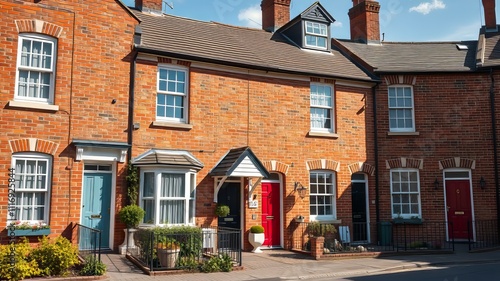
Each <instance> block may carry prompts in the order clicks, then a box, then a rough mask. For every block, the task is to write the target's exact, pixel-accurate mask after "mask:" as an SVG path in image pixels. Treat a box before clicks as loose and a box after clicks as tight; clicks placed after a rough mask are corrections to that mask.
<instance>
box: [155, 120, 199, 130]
mask: <svg viewBox="0 0 500 281" xmlns="http://www.w3.org/2000/svg"><path fill="white" fill-rule="evenodd" d="M152 126H153V127H163V128H175V129H184V130H191V129H192V128H193V125H192V124H184V123H170V122H162V121H154V122H153V124H152Z"/></svg>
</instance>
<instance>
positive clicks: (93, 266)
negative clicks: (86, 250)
mask: <svg viewBox="0 0 500 281" xmlns="http://www.w3.org/2000/svg"><path fill="white" fill-rule="evenodd" d="M105 272H106V266H105V265H104V264H103V263H102V262H101V261H99V260H97V259H95V258H94V257H93V256H89V257H88V258H85V259H84V260H81V259H80V258H79V256H78V248H77V247H76V246H75V245H73V244H71V242H70V241H69V240H68V239H66V238H64V237H62V236H60V237H57V238H54V239H50V238H48V237H46V236H43V238H40V239H39V243H38V244H37V245H32V244H30V243H29V242H28V240H27V239H26V238H22V239H19V240H18V241H17V242H15V243H11V244H8V245H0V280H22V279H27V278H34V277H65V276H82V275H83V276H92V275H104V274H105Z"/></svg>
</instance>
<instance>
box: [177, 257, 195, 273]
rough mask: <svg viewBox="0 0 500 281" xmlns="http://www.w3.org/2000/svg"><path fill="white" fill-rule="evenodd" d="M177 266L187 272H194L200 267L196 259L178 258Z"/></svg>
mask: <svg viewBox="0 0 500 281" xmlns="http://www.w3.org/2000/svg"><path fill="white" fill-rule="evenodd" d="M178 263H179V264H178V266H179V267H180V268H182V269H184V270H187V271H196V270H197V269H198V267H199V266H200V264H199V262H198V260H197V259H196V257H194V256H191V257H180V259H179V261H178Z"/></svg>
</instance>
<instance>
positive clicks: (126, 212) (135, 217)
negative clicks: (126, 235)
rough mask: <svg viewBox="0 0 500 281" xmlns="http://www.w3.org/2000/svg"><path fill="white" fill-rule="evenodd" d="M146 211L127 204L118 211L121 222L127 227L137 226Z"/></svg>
mask: <svg viewBox="0 0 500 281" xmlns="http://www.w3.org/2000/svg"><path fill="white" fill-rule="evenodd" d="M145 214H146V212H145V211H144V210H143V209H142V208H141V207H139V206H137V205H128V206H125V207H123V208H121V210H120V211H119V212H118V216H119V217H120V221H121V222H123V223H124V224H125V225H126V226H127V228H137V227H139V224H140V223H141V221H142V219H143V218H144V215H145Z"/></svg>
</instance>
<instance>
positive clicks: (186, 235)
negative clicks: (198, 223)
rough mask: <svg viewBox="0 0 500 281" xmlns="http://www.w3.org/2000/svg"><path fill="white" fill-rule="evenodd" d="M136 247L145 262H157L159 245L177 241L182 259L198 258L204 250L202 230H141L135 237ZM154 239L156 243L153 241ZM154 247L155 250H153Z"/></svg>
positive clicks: (176, 228) (188, 228) (157, 228)
mask: <svg viewBox="0 0 500 281" xmlns="http://www.w3.org/2000/svg"><path fill="white" fill-rule="evenodd" d="M134 238H135V242H136V245H137V246H139V248H140V249H141V256H142V257H143V259H144V262H147V263H148V264H149V262H150V261H151V259H153V260H156V259H157V255H156V247H157V246H158V243H164V242H168V241H176V242H177V243H178V244H179V245H180V247H181V250H180V253H179V256H180V257H198V256H199V255H200V254H201V252H202V249H203V235H202V232H201V228H198V227H194V226H172V227H153V228H147V229H139V230H138V231H137V232H136V233H135V235H134ZM151 239H154V241H151ZM151 245H153V249H151Z"/></svg>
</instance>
